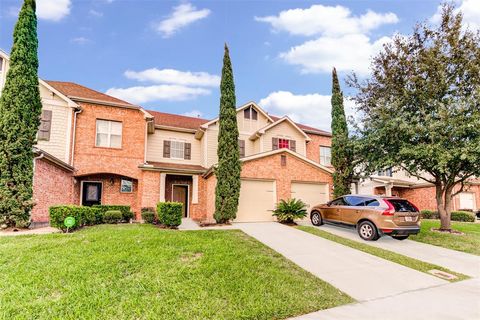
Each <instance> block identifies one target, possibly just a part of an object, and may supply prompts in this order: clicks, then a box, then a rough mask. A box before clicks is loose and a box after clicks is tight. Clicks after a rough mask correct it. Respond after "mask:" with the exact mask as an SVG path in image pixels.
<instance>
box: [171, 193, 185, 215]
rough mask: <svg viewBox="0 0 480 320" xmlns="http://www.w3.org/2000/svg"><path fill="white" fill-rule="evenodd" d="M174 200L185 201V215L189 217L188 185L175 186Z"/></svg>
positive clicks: (183, 209)
mask: <svg viewBox="0 0 480 320" xmlns="http://www.w3.org/2000/svg"><path fill="white" fill-rule="evenodd" d="M172 198H173V199H172V200H173V201H174V202H180V203H183V208H182V211H183V217H185V218H186V217H187V213H188V209H187V206H188V186H175V185H174V186H173V197H172Z"/></svg>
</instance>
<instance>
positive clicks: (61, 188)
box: [0, 52, 332, 225]
mask: <svg viewBox="0 0 480 320" xmlns="http://www.w3.org/2000/svg"><path fill="white" fill-rule="evenodd" d="M0 59H1V60H0V63H1V65H2V69H1V70H2V71H1V73H0V84H2V83H3V82H4V80H5V78H4V76H5V73H6V72H5V70H6V69H7V68H8V56H7V55H6V54H4V53H3V52H0ZM39 86H40V94H41V98H42V104H43V110H42V117H41V125H40V128H39V132H38V143H37V145H36V146H35V150H34V151H35V154H36V158H35V168H34V170H35V172H34V200H35V201H36V203H37V204H36V206H35V207H34V209H33V212H32V220H33V222H34V224H37V225H40V224H44V223H47V222H48V208H49V207H50V206H52V205H58V204H77V205H78V204H81V205H93V204H100V203H101V204H118V205H130V206H131V207H132V210H133V211H134V212H135V214H136V218H137V219H140V211H141V208H144V207H155V206H156V204H157V202H159V201H178V202H182V203H184V216H186V217H191V218H193V219H195V220H197V221H211V220H213V213H214V210H215V184H216V178H215V174H214V167H215V164H216V163H217V138H218V118H217V119H213V120H207V119H199V118H192V117H186V116H180V115H175V114H168V113H162V112H156V111H148V110H144V109H143V108H141V107H139V106H135V105H132V104H130V103H128V102H126V101H122V100H120V99H117V98H114V97H111V96H108V95H106V94H103V93H100V92H97V91H95V90H92V89H89V88H86V87H83V86H81V85H78V84H75V83H71V82H59V81H43V80H40V79H39ZM1 88H2V87H0V89H1ZM237 120H238V127H239V132H240V137H239V142H238V143H239V147H240V156H241V161H242V172H241V178H242V181H241V186H242V187H241V193H240V204H239V209H238V214H237V219H236V221H272V220H274V218H273V217H272V212H271V210H272V209H274V207H275V204H276V203H277V202H278V201H279V200H280V199H286V198H290V197H295V198H300V199H302V200H304V201H305V202H306V203H307V204H308V205H310V206H311V205H314V204H317V203H320V202H326V201H328V200H329V199H330V195H331V192H332V189H331V188H332V168H331V166H330V143H331V135H330V133H328V132H325V131H322V130H319V129H315V128H312V127H308V126H305V125H301V124H298V123H295V122H293V121H292V120H290V119H289V118H288V117H281V118H279V117H274V116H271V115H269V114H267V113H266V112H265V111H264V110H262V108H260V107H259V106H258V105H257V104H255V103H254V102H250V103H247V104H245V105H243V106H242V107H240V108H238V109H237Z"/></svg>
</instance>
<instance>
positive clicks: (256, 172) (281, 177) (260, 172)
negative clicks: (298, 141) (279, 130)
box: [241, 152, 333, 200]
mask: <svg viewBox="0 0 480 320" xmlns="http://www.w3.org/2000/svg"><path fill="white" fill-rule="evenodd" d="M281 154H285V155H286V156H287V165H286V166H281V164H280V159H281ZM281 154H275V155H273V156H270V157H266V158H261V159H258V160H252V161H248V162H245V163H243V165H242V173H241V177H242V178H258V179H273V180H276V181H277V199H278V200H280V199H287V198H290V195H291V192H290V191H291V189H290V188H291V181H306V182H323V183H328V184H329V186H330V192H332V189H331V188H332V186H333V178H332V175H331V174H329V173H328V172H325V171H323V170H320V169H319V168H316V167H314V166H312V165H310V164H308V163H306V162H304V161H302V160H300V159H298V158H297V157H294V156H291V155H290V154H288V153H286V152H285V153H281ZM330 197H331V195H330Z"/></svg>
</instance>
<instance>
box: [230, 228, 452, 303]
mask: <svg viewBox="0 0 480 320" xmlns="http://www.w3.org/2000/svg"><path fill="white" fill-rule="evenodd" d="M235 227H237V228H239V229H241V230H243V231H244V232H245V233H247V234H248V235H250V236H252V237H254V238H256V239H257V240H259V241H260V242H262V243H264V244H265V245H267V246H269V247H270V248H272V249H274V250H275V251H277V252H279V253H280V254H282V255H283V256H285V257H286V258H287V259H290V260H291V261H293V262H294V263H296V264H297V265H299V266H300V267H302V268H303V269H305V270H307V271H309V272H311V273H312V274H314V275H316V276H317V277H319V278H320V279H322V280H325V281H326V282H328V283H330V284H332V285H333V286H335V287H337V288H338V289H339V290H342V291H343V292H345V293H346V294H348V295H350V296H351V297H353V298H354V299H356V300H359V301H368V300H372V299H378V298H383V297H389V296H394V295H398V294H400V293H404V292H409V291H414V290H418V289H424V288H430V287H435V286H441V285H445V284H446V283H447V282H446V281H444V280H441V279H439V278H436V277H434V276H430V275H428V274H425V273H422V272H419V271H416V270H413V269H410V268H407V267H404V266H402V265H399V264H396V263H393V262H390V261H387V260H384V259H380V258H378V257H375V256H372V255H369V254H367V253H363V252H361V251H359V250H356V249H353V248H350V247H346V246H343V245H341V244H338V243H335V242H333V241H329V240H326V239H323V238H321V237H318V236H315V235H312V234H309V233H307V232H304V231H301V230H298V229H295V228H291V227H287V226H284V225H281V224H279V223H275V222H272V223H236V224H235Z"/></svg>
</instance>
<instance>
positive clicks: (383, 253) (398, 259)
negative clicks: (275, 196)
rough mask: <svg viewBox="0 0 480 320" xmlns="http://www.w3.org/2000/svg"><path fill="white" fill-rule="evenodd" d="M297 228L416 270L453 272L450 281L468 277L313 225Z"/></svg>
mask: <svg viewBox="0 0 480 320" xmlns="http://www.w3.org/2000/svg"><path fill="white" fill-rule="evenodd" d="M297 228H298V229H300V230H303V231H305V232H309V233H311V234H314V235H317V236H319V237H322V238H325V239H327V240H330V241H335V242H337V243H340V244H343V245H345V246H347V247H351V248H354V249H357V250H360V251H363V252H365V253H369V254H371V255H374V256H377V257H379V258H382V259H385V260H389V261H392V262H395V263H398V264H401V265H403V266H406V267H409V268H412V269H415V270H418V271H421V272H425V273H428V271H429V270H432V269H436V270H442V271H445V272H448V273H450V274H454V275H456V276H457V279H455V280H452V282H454V281H460V280H465V279H467V278H468V276H466V275H464V274H461V273H457V272H454V271H451V270H449V269H447V268H443V267H440V266H437V265H435V264H431V263H428V262H424V261H421V260H417V259H414V258H410V257H407V256H404V255H402V254H399V253H396V252H392V251H389V250H385V249H381V248H377V247H373V246H371V245H369V244H366V243H361V242H357V241H354V240H350V239H347V238H344V237H340V236H337V235H334V234H332V233H330V232H327V231H323V230H320V229H318V228H315V227H307V226H298V227H297ZM428 274H430V273H428Z"/></svg>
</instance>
